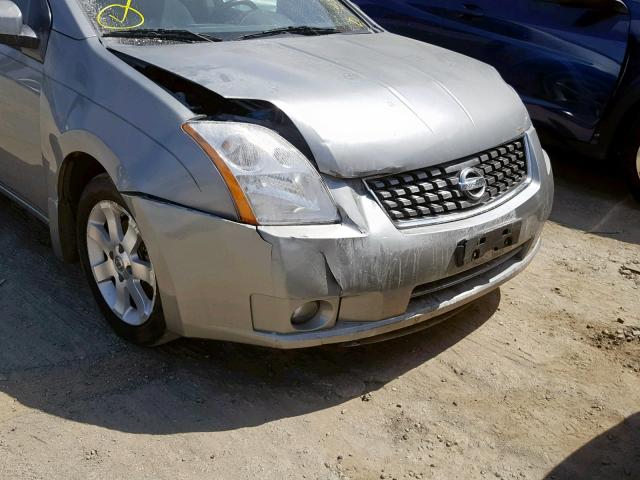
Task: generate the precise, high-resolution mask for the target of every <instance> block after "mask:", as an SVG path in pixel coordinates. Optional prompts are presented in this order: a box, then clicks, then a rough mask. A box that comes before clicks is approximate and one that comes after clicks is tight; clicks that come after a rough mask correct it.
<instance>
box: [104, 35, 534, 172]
mask: <svg viewBox="0 0 640 480" xmlns="http://www.w3.org/2000/svg"><path fill="white" fill-rule="evenodd" d="M109 47H110V48H111V49H112V50H116V51H119V52H122V53H124V54H126V55H129V56H132V57H135V58H137V59H140V60H142V61H145V62H147V63H149V64H152V65H155V66H157V67H159V68H162V69H165V70H167V71H170V72H172V73H174V74H176V75H179V76H182V77H184V78H187V79H189V80H191V81H193V82H196V83H198V84H200V85H202V86H203V87H205V88H208V89H210V90H211V91H213V92H215V93H217V94H219V95H222V96H224V97H227V98H234V99H254V100H264V101H269V102H271V103H273V104H274V105H276V106H277V107H279V108H280V109H281V110H282V111H284V112H285V113H286V114H287V115H288V116H289V117H290V118H291V120H292V121H293V122H294V123H295V125H296V126H297V127H298V129H299V130H300V132H301V133H302V135H303V136H304V137H305V138H306V140H307V143H308V144H309V147H310V148H311V151H312V153H313V155H314V157H315V161H316V164H317V165H318V169H319V170H320V171H321V172H323V173H326V174H329V175H333V176H337V177H344V178H355V177H362V176H368V175H379V174H381V173H391V172H401V171H407V170H411V169H415V168H421V167H425V166H429V165H435V164H438V163H442V162H445V161H449V160H454V159H457V158H461V157H464V156H466V155H471V154H473V153H476V152H478V151H482V150H485V149H488V148H491V147H494V146H496V145H499V144H501V143H504V142H507V141H509V140H512V139H513V138H515V137H517V136H519V135H522V134H523V133H524V131H525V130H526V129H527V128H528V127H529V126H530V120H529V117H528V115H527V112H526V110H525V108H524V106H523V104H522V102H521V101H520V99H519V97H518V96H517V95H516V94H515V92H514V91H513V89H512V88H511V87H509V86H508V85H507V84H505V83H504V81H502V79H501V78H500V76H499V75H498V73H497V72H496V71H495V70H494V69H493V68H492V67H490V66H488V65H485V64H483V63H480V62H478V61H475V60H472V59H470V58H468V57H465V56H462V55H459V54H456V53H454V52H451V51H448V50H444V49H441V48H439V47H435V46H432V45H429V44H425V43H420V42H416V41H414V40H410V39H406V38H403V37H399V36H396V35H393V34H389V33H379V34H352V35H329V36H319V37H299V36H289V37H279V38H269V39H263V40H246V41H238V42H224V43H215V44H208V43H206V44H195V45H193V44H189V45H152V46H149V45H146V46H134V45H123V44H118V43H110V45H109Z"/></svg>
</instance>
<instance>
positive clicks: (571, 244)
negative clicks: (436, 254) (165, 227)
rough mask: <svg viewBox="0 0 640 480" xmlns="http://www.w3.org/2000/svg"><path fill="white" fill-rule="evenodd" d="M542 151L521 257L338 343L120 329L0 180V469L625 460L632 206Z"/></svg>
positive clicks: (623, 470)
mask: <svg viewBox="0 0 640 480" xmlns="http://www.w3.org/2000/svg"><path fill="white" fill-rule="evenodd" d="M555 169H556V175H557V195H556V203H555V209H554V212H553V216H552V221H551V222H549V224H548V225H547V227H546V231H545V239H544V246H543V248H542V250H541V252H540V254H539V256H538V257H537V259H536V260H535V261H534V263H533V264H532V265H531V267H530V268H529V269H528V270H527V271H526V272H525V273H524V274H523V275H521V276H520V277H518V278H517V279H515V280H513V281H511V282H510V283H508V284H507V285H506V286H504V287H503V288H502V289H501V290H499V291H496V292H494V293H493V294H491V295H489V296H488V297H486V298H484V299H482V300H481V301H479V302H477V303H476V304H475V305H474V306H473V307H472V308H471V309H469V310H467V311H465V312H464V313H462V314H460V315H458V316H457V317H455V318H453V319H451V320H449V321H447V322H446V323H444V324H442V325H440V326H438V327H435V328H433V329H431V330H428V331H424V332H421V333H418V334H415V335H412V336H409V337H405V338H402V339H398V340H394V341H390V342H387V343H382V344H376V345H370V346H366V347H361V348H353V349H345V348H340V347H331V348H320V349H313V350H305V351H297V352H278V351H270V350H266V349H261V348H254V347H248V346H240V345H233V344H225V343H219V342H206V341H198V340H180V341H177V342H175V343H172V344H169V345H166V346H163V347H160V348H157V349H152V350H147V349H142V348H137V347H133V346H131V345H128V344H126V343H124V342H122V341H121V340H119V339H118V338H117V337H115V336H114V335H113V334H112V333H111V331H110V330H109V329H108V327H107V326H106V325H105V324H104V322H103V320H102V318H101V317H100V315H99V313H98V311H97V309H96V307H95V306H94V304H93V301H92V299H91V297H90V293H89V290H88V288H87V287H86V286H85V282H84V279H83V278H82V276H81V273H80V271H79V267H78V266H77V265H65V264H62V263H60V262H59V261H58V260H56V259H55V258H54V256H53V253H52V251H51V249H50V247H49V244H48V239H47V231H46V229H45V228H44V227H43V226H41V225H40V224H38V222H37V221H35V220H32V219H30V218H29V217H28V216H27V215H26V214H25V213H23V212H22V211H21V210H20V209H19V208H18V207H16V206H14V205H12V204H11V203H10V202H9V201H7V200H4V199H1V200H0V252H2V255H0V478H2V479H14V478H15V479H36V478H37V479H39V478H43V479H44V478H46V479H52V478H53V479H83V480H84V479H93V478H95V479H112V478H113V479H116V478H122V479H125V478H126V479H143V478H149V479H170V480H176V479H203V478H211V479H221V478H247V479H253V478H269V479H271V478H273V479H288V478H295V479H304V478H306V479H346V478H350V479H378V478H381V479H382V478H387V479H393V478H396V479H404V478H439V479H454V478H464V479H466V478H472V479H473V478H478V479H482V478H504V479H524V478H529V479H538V478H549V479H551V478H556V479H564V478H567V479H568V478H571V479H578V478H580V479H603V478H611V479H625V478H630V479H640V216H639V212H640V208H639V207H638V206H637V205H636V204H634V203H633V201H632V200H631V198H630V197H629V196H628V195H627V193H626V191H625V189H624V186H623V185H621V184H620V183H619V182H618V181H616V180H615V179H612V178H608V177H607V176H606V175H604V174H603V172H602V171H599V170H598V169H595V170H593V169H592V167H591V166H588V165H584V164H583V163H581V162H575V161H574V162H570V163H567V162H555ZM583 170H585V171H586V173H585V172H583Z"/></svg>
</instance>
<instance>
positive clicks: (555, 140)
mask: <svg viewBox="0 0 640 480" xmlns="http://www.w3.org/2000/svg"><path fill="white" fill-rule="evenodd" d="M355 3H356V4H358V5H359V6H360V7H361V8H362V9H363V10H364V11H365V12H366V13H368V14H369V16H371V17H373V18H374V19H375V20H377V21H378V22H379V23H380V24H381V25H382V26H384V27H385V28H387V29H388V30H390V31H392V32H395V33H398V34H401V35H405V36H409V37H413V38H415V39H418V40H422V41H425V42H428V43H432V44H435V45H439V46H442V47H445V48H448V49H450V50H455V51H458V52H460V53H464V54H466V55H469V56H471V57H474V58H477V59H479V60H482V61H484V62H487V63H489V64H491V65H493V66H494V67H496V68H497V69H498V71H499V72H500V73H501V74H502V76H503V77H504V79H505V80H506V81H507V82H508V83H510V84H511V85H512V86H513V87H514V88H515V89H516V90H517V91H518V93H519V94H520V95H521V97H522V99H523V100H524V102H525V104H526V105H527V107H528V108H529V112H530V114H531V118H532V119H533V121H534V123H535V125H536V127H537V129H538V130H539V132H540V133H541V136H542V139H543V142H544V143H545V144H546V145H547V146H549V147H553V146H561V147H564V148H569V149H571V150H573V151H577V152H579V153H582V154H586V155H588V156H591V157H595V158H598V159H606V158H614V156H616V157H617V158H621V159H622V161H623V166H624V169H625V175H626V177H627V178H628V179H629V183H630V184H631V187H632V190H633V192H634V194H635V195H636V196H637V197H638V198H639V199H640V51H639V49H638V40H639V39H640V0H624V1H623V0H355ZM478 95H482V92H478Z"/></svg>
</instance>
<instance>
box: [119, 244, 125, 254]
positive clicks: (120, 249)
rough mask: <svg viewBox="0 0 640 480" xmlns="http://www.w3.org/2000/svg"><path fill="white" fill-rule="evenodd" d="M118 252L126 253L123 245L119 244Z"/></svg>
mask: <svg viewBox="0 0 640 480" xmlns="http://www.w3.org/2000/svg"><path fill="white" fill-rule="evenodd" d="M118 252H120V253H124V248H123V247H122V245H118Z"/></svg>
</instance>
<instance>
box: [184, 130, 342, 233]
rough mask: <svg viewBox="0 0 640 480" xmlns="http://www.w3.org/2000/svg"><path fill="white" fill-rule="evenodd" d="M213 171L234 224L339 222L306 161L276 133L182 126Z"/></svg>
mask: <svg viewBox="0 0 640 480" xmlns="http://www.w3.org/2000/svg"><path fill="white" fill-rule="evenodd" d="M182 128H183V130H184V131H185V132H186V133H187V134H189V135H190V136H191V137H192V138H193V139H194V140H195V141H196V142H197V143H198V145H200V147H201V148H202V149H203V150H204V151H205V153H207V155H208V156H209V157H210V158H211V160H212V161H213V163H214V164H215V165H216V167H218V170H219V171H220V173H221V175H222V177H223V178H224V180H225V182H226V183H227V186H228V188H229V192H230V193H231V196H232V197H233V200H234V202H235V204H236V209H237V211H238V216H239V217H240V220H241V221H243V222H245V223H250V224H252V225H291V224H311V223H335V222H337V221H338V220H339V219H340V217H339V216H338V211H337V209H336V206H335V204H334V203H333V200H332V199H331V197H330V195H329V191H328V190H327V187H326V185H325V183H324V181H323V180H322V178H321V177H320V175H319V174H318V172H317V171H316V169H315V168H314V167H313V165H311V163H310V162H309V160H307V158H306V157H305V156H304V155H303V154H302V153H300V151H299V150H297V149H296V148H295V147H294V146H293V145H291V144H290V143H289V142H287V141H286V140H285V139H284V138H282V137H281V136H280V135H278V134H277V133H276V132H274V131H272V130H269V129H268V128H264V127H261V126H259V125H252V124H248V123H231V122H206V121H205V122H198V121H195V122H192V123H186V124H184V125H183V127H182Z"/></svg>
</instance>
